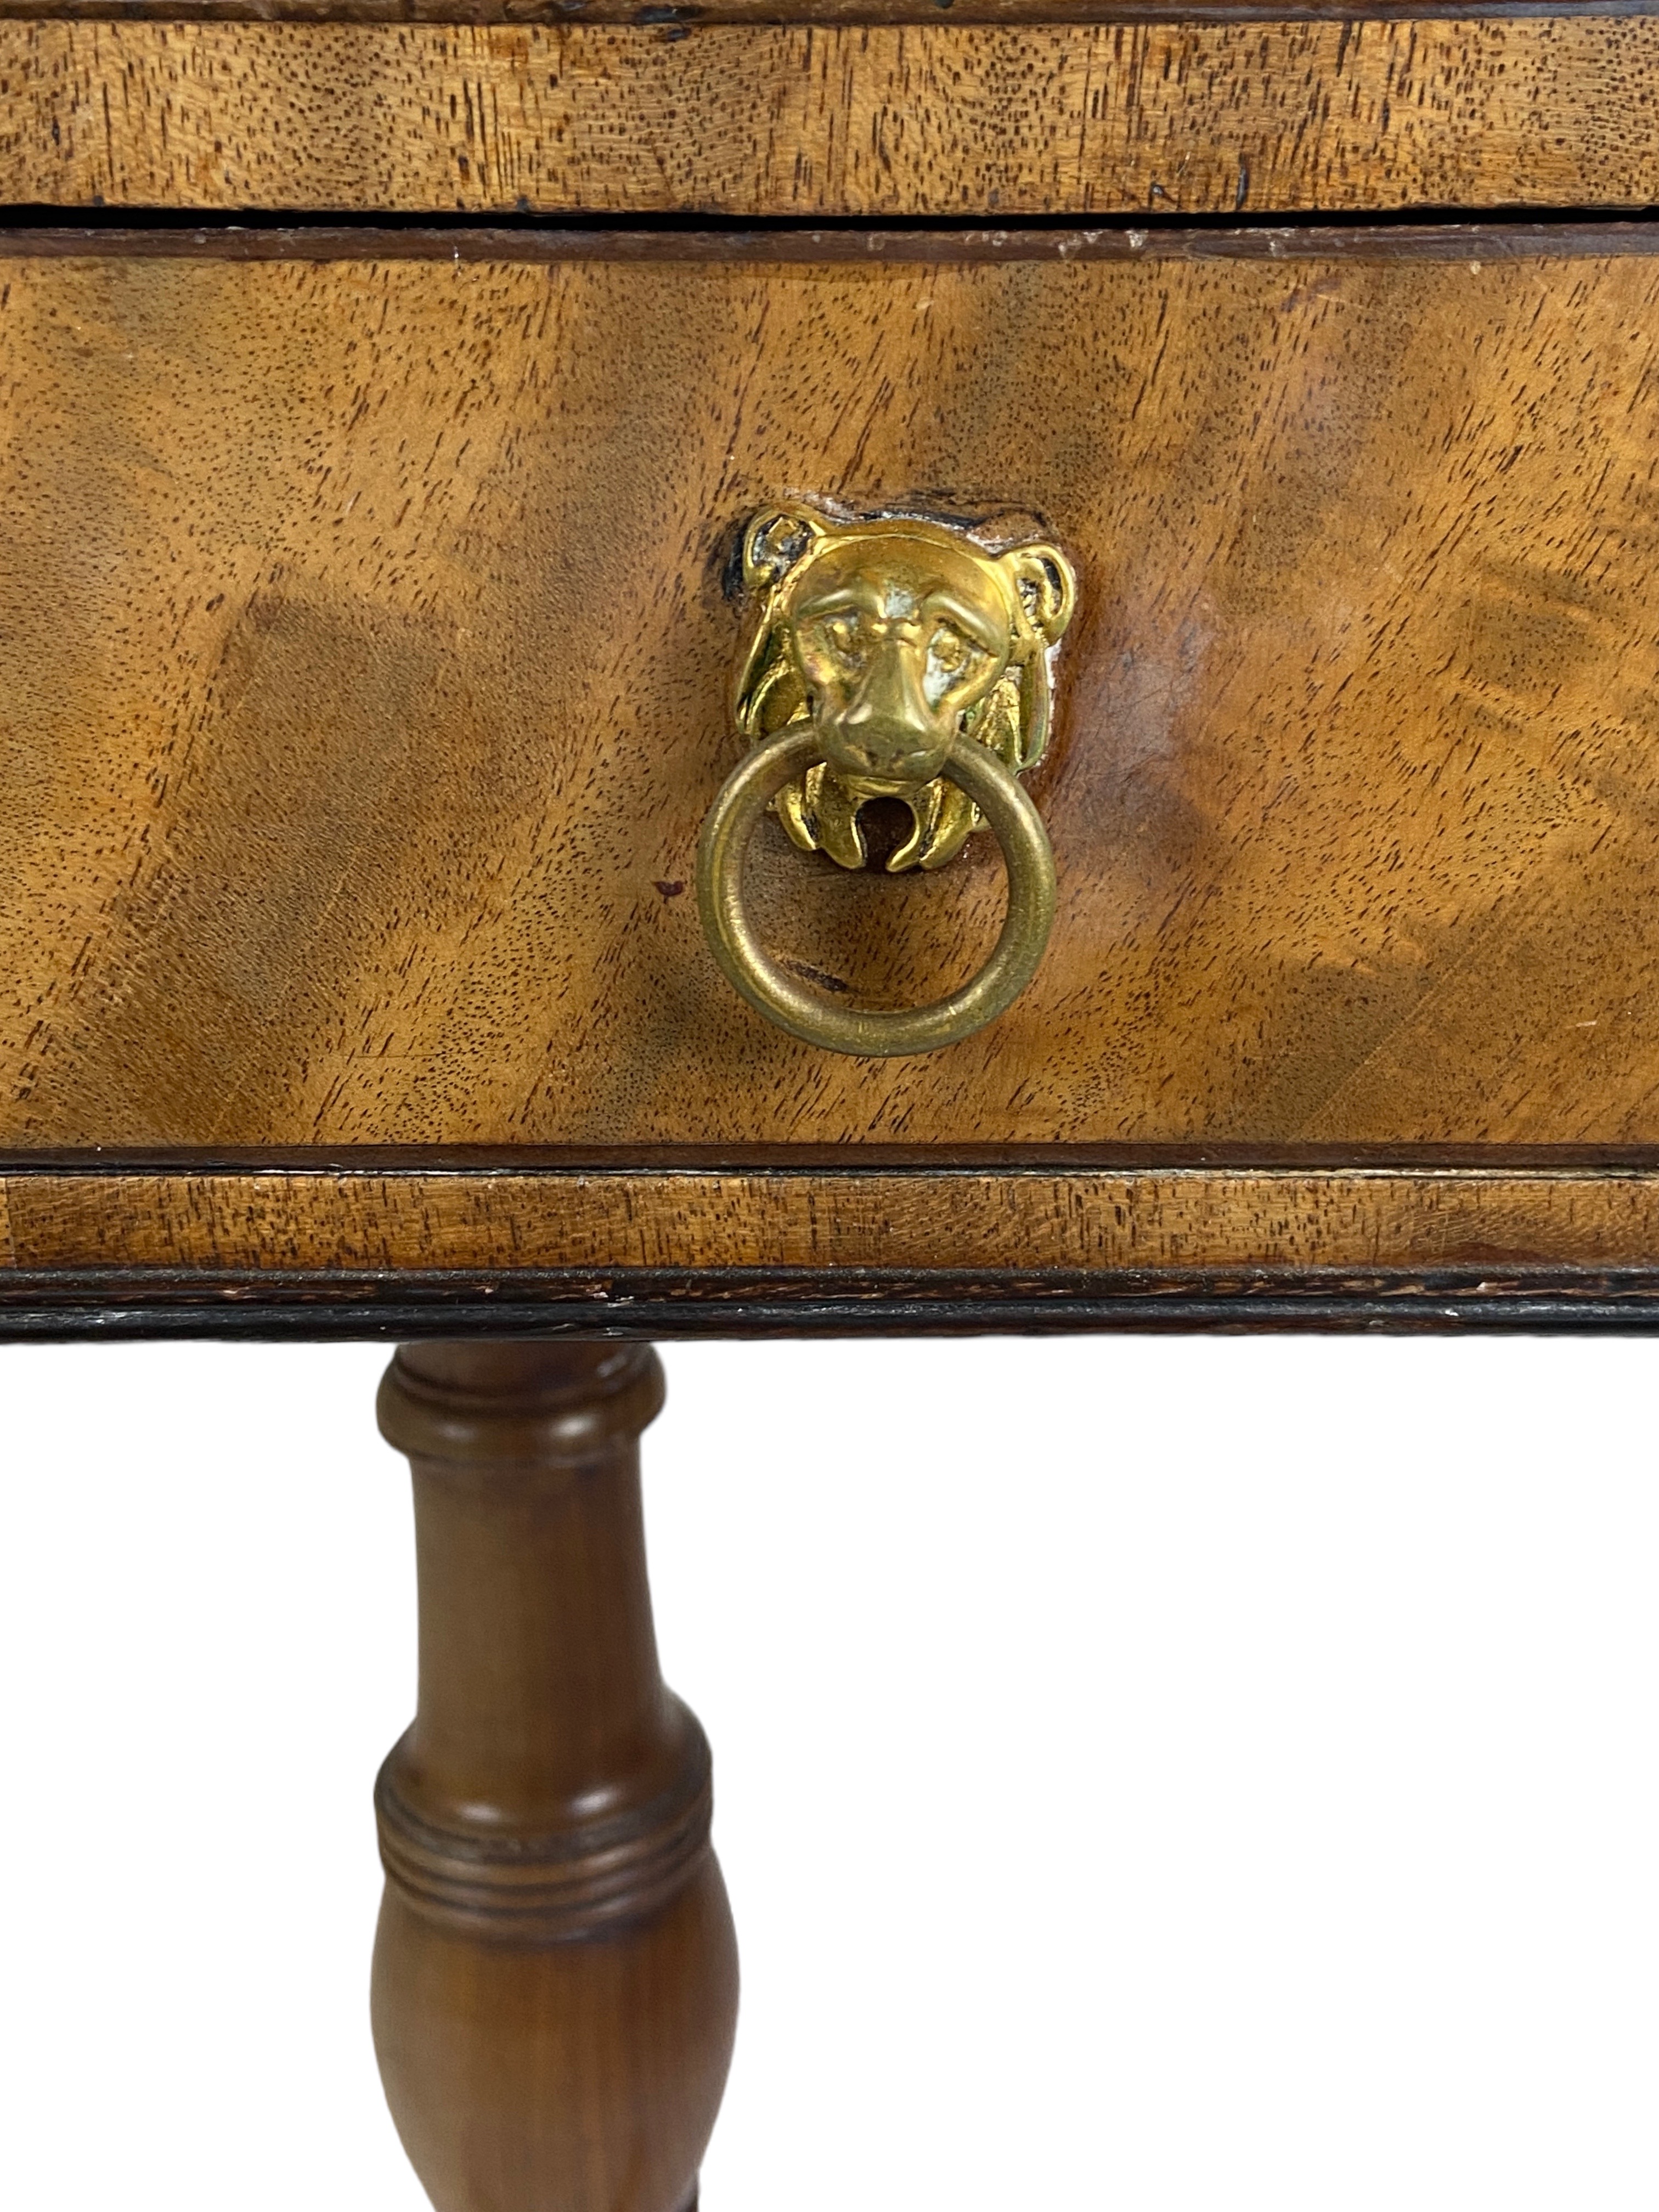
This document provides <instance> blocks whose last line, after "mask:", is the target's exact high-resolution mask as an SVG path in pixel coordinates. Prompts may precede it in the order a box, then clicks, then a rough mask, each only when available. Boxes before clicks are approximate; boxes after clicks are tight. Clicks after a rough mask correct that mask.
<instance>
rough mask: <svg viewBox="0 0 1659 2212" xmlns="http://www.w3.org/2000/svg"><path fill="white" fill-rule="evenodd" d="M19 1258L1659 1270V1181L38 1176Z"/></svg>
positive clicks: (1447, 1176) (57, 1262) (1419, 1175)
mask: <svg viewBox="0 0 1659 2212" xmlns="http://www.w3.org/2000/svg"><path fill="white" fill-rule="evenodd" d="M6 1196H7V1197H8V1199H9V1204H10V1210H11V1220H12V1236H13V1241H12V1253H11V1257H10V1259H9V1261H8V1263H7V1267H6V1268H0V1276H3V1274H4V1273H6V1272H8V1271H18V1272H21V1271H25V1270H27V1271H30V1272H32V1273H46V1272H59V1273H67V1272H69V1271H74V1270H85V1269H88V1268H98V1267H126V1268H130V1269H143V1268H151V1269H156V1270H167V1271H179V1270H183V1271H186V1272H188V1273H192V1274H195V1275H197V1276H199V1277H201V1278H202V1279H204V1280H205V1279H207V1278H208V1277H210V1276H211V1275H213V1274H215V1273H228V1272H233V1271H236V1270H241V1269H249V1268H253V1269H258V1270H259V1271H261V1272H262V1273H264V1274H265V1275H266V1276H267V1277H269V1278H270V1279H271V1281H272V1282H273V1284H274V1283H275V1282H276V1279H278V1278H280V1277H281V1276H282V1275H283V1274H284V1273H294V1274H296V1275H298V1274H306V1275H317V1274H325V1273H331V1272H342V1271H357V1272H362V1271H365V1270H371V1269H385V1270H393V1271H397V1272H398V1273H412V1272H419V1271H422V1270H424V1271H428V1272H429V1271H441V1270H446V1269H447V1270H452V1271H453V1270H470V1271H481V1272H483V1273H489V1274H491V1275H496V1276H502V1277H510V1276H511V1275H513V1273H528V1272H530V1271H534V1270H542V1271H545V1270H550V1269H567V1270H578V1271H580V1270H586V1271H594V1270H601V1271H609V1270H617V1271H623V1272H626V1271H628V1270H630V1269H632V1270H647V1271H650V1270H670V1271H673V1270H678V1271H692V1270H702V1271H708V1270H714V1269H718V1268H741V1269H747V1270H750V1271H762V1270H769V1269H807V1270H811V1271H813V1272H814V1273H817V1274H820V1275H822V1274H824V1273H829V1272H830V1271H833V1270H837V1269H839V1270H851V1269H872V1268H874V1269H884V1270H888V1271H891V1270H894V1269H904V1270H911V1271H916V1270H934V1271H944V1272H947V1273H957V1274H972V1273H976V1272H977V1273H991V1272H994V1271H998V1270H1001V1271H1006V1270H1010V1269H1013V1270H1018V1271H1023V1272H1024V1273H1029V1274H1036V1273H1044V1272H1048V1273H1063V1272H1071V1273H1079V1272H1091V1271H1094V1272H1097V1271H1124V1270H1133V1271H1145V1270H1170V1269H1177V1270H1187V1271H1192V1270H1200V1269H1210V1270H1214V1269H1218V1268H1223V1269H1225V1268H1281V1269H1285V1268H1288V1269H1309V1268H1321V1267H1337V1268H1364V1269H1373V1268H1377V1267H1392V1268H1396V1269H1413V1270H1423V1269H1432V1268H1437V1267H1455V1266H1462V1267H1468V1266H1476V1267H1500V1268H1501V1267H1591V1268H1597V1269H1610V1268H1613V1269H1616V1268H1643V1267H1647V1268H1651V1267H1652V1266H1653V1263H1654V1261H1655V1256H1656V1255H1659V1170H1656V1169H1651V1168H1650V1169H1645V1170H1624V1171H1615V1170H1589V1169H1577V1170H1529V1171H1517V1170H1480V1169H1440V1170H1430V1169H1423V1170H1409V1169H1368V1170H1353V1169H1346V1170H1345V1169H1337V1168H1328V1169H1322V1170H1243V1169H1225V1168H1207V1169H1205V1168H1190V1169H1139V1170H1121V1171H1116V1172H1109V1171H1104V1170H1097V1171H1094V1172H1091V1171H1089V1170H1083V1169H1073V1170H1069V1171H1056V1172H1053V1173H1045V1172H1043V1171H1042V1170H1023V1171H1003V1172H1000V1173H986V1172H974V1171H970V1170H952V1169H922V1168H918V1169H916V1170H908V1171H906V1170H894V1169H880V1170H859V1171H854V1170H843V1171H841V1172H836V1171H834V1170H818V1171H816V1172H810V1173H808V1172H801V1173H791V1172H787V1171H775V1172H771V1173H766V1174H741V1173H726V1174H713V1173H704V1172H695V1171H686V1172H665V1171H656V1172H653V1171H649V1170H639V1169H635V1170H627V1171H617V1172H613V1173H609V1174H607V1173H602V1172H598V1171H571V1172H568V1173H562V1174H561V1173H556V1172H545V1171H529V1172H525V1173H514V1174H483V1173H476V1172H475V1173H471V1174H468V1173H451V1174H447V1175H442V1174H422V1173H420V1172H417V1171H416V1172H410V1173H407V1174H401V1175H382V1174H374V1173H368V1172H364V1173H349V1172H348V1173H340V1172H335V1173H329V1172H307V1171H305V1170H288V1171H286V1172H283V1173H280V1174H266V1175H247V1174H241V1175H239V1174H235V1173H232V1172H226V1173H222V1174H204V1173H196V1174H191V1173H188V1172H185V1171H184V1170H179V1171H177V1172H175V1173H172V1174H162V1173H158V1174H145V1173H128V1174H121V1175H111V1174H107V1173H99V1172H97V1171H95V1170H87V1171H85V1172H78V1171H77V1172H71V1173H62V1172H55V1173H40V1174H33V1175H32V1174H29V1173H27V1172H23V1173H21V1174H18V1175H16V1176H10V1177H9V1178H8V1180H7V1184H6Z"/></svg>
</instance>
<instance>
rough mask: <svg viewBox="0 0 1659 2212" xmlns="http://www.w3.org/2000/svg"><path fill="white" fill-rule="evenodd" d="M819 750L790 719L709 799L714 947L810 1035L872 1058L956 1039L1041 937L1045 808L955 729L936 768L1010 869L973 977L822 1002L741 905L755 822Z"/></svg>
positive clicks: (1048, 874)
mask: <svg viewBox="0 0 1659 2212" xmlns="http://www.w3.org/2000/svg"><path fill="white" fill-rule="evenodd" d="M822 754H823V743H822V740H821V739H820V738H819V736H818V734H817V731H816V730H815V729H814V728H813V726H812V725H811V723H810V722H807V723H804V724H795V725H793V726H791V727H789V728H787V729H786V730H785V731H783V732H782V733H781V735H780V736H778V737H775V738H773V739H772V740H771V741H770V742H769V744H763V745H762V746H761V747H760V748H759V749H758V750H757V751H755V752H752V753H750V754H749V755H748V757H746V758H745V759H744V760H743V761H741V762H740V763H738V766H737V768H736V769H733V771H732V774H731V775H729V776H728V777H727V778H726V782H725V783H724V785H723V786H722V787H721V788H720V794H719V796H718V797H717V798H716V799H715V801H714V805H713V806H712V807H710V809H709V810H708V819H707V820H706V821H705V822H704V823H703V825H702V836H701V837H700V838H699V840H698V842H697V910H698V912H699V914H700V915H702V926H703V929H704V931H705V933H706V934H707V936H708V942H709V945H710V947H711V948H712V950H713V951H714V957H715V959H716V960H717V961H719V963H720V968H721V969H722V971H723V972H724V974H725V975H726V979H727V980H728V981H730V982H731V983H732V985H733V987H735V988H736V989H737V990H738V991H740V992H741V993H742V994H743V996H744V998H745V999H747V1000H748V1001H749V1003H750V1006H756V1007H757V1008H758V1009H759V1011H760V1012H762V1013H763V1014H764V1015H765V1016H766V1017H767V1018H768V1019H769V1021H774V1022H775V1023H776V1024H778V1026H779V1028H780V1029H785V1030H788V1032H789V1034H790V1035H791V1036H797V1037H799V1038H801V1039H802V1041H803V1042H805V1043H807V1044H816V1045H820V1046H823V1048H825V1049H826V1050H828V1051H830V1052H849V1053H857V1054H862V1055H865V1056H866V1057H868V1058H872V1059H890V1058H892V1057H893V1056H894V1055H895V1054H900V1053H915V1052H937V1051H939V1048H941V1046H944V1045H947V1044H959V1043H960V1042H962V1040H963V1037H968V1036H972V1035H973V1034H974V1031H975V1030H981V1029H983V1028H984V1027H985V1025H986V1024H987V1022H994V1020H995V1019H996V1018H997V1016H998V1015H999V1014H1001V1013H1006V1012H1007V1010H1008V1008H1009V1007H1010V1006H1012V1004H1013V1002H1014V1000H1016V999H1017V998H1018V996H1019V994H1020V993H1021V992H1022V991H1023V990H1024V988H1025V986H1026V985H1027V984H1028V983H1029V982H1030V980H1031V978H1032V976H1033V975H1036V970H1037V965H1038V963H1039V962H1040V961H1041V960H1042V955H1043V951H1044V949H1045V948H1046V946H1047V945H1048V932H1049V930H1050V928H1051V927H1053V924H1054V854H1053V852H1052V851H1051V849H1050V848H1049V844H1048V831H1047V830H1046V829H1044V828H1043V826H1042V816H1041V815H1040V814H1039V813H1038V812H1037V811H1036V807H1035V806H1033V805H1032V804H1031V802H1030V799H1028V798H1027V797H1026V795H1025V793H1024V791H1022V790H1021V788H1020V787H1019V784H1018V781H1016V780H1015V778H1014V776H1013V775H1012V773H1011V771H1010V770H1009V769H1007V768H1006V767H1005V766H1004V764H1003V763H1002V762H1001V761H1000V759H999V758H998V757H997V756H996V754H995V753H994V752H992V751H991V750H989V749H988V748H987V746H985V745H982V744H978V743H976V742H975V740H974V739H973V738H956V739H955V740H954V742H953V743H952V744H951V750H950V751H949V753H948V754H947V755H946V757H945V766H944V769H943V771H942V773H943V775H944V777H945V781H947V782H949V783H951V784H954V785H955V786H956V787H957V789H958V790H959V791H961V792H963V793H964V794H965V795H966V796H967V797H968V798H969V799H971V800H972V802H973V803H974V805H975V806H977V807H978V808H979V809H980V811H981V813H982V814H983V815H984V816H985V817H986V819H987V821H988V822H989V823H990V825H991V828H992V829H993V831H994V834H995V836H996V839H997V842H998V843H999V844H1000V846H1001V848H1002V856H1003V860H1004V863H1005V865H1006V867H1007V871H1008V911H1007V914H1006V916H1005V918H1004V921H1003V924H1002V932H1001V934H1000V936H999V938H998V939H997V942H996V948H995V950H994V951H993V953H992V955H991V957H990V958H989V959H988V960H987V962H986V963H985V965H984V966H983V967H982V968H981V969H980V971H979V973H978V974H977V975H975V976H974V977H973V978H972V979H971V981H969V982H966V983H964V984H963V987H962V988H961V989H960V990H959V991H952V992H951V995H950V996H949V997H948V998H945V999H938V1000H934V1002H933V1004H932V1005H931V1006H913V1007H905V1008H903V1009H902V1010H901V1011H899V1012H875V1011H865V1010H861V1009H859V1008H855V1007H848V1006H829V1005H826V1004H825V1003H824V1001H823V1000H822V999H818V998H815V997H814V996H813V995H812V994H811V992H810V991H805V990H803V989H802V987H801V986H800V985H799V983H797V982H796V981H794V980H793V978H792V977H791V976H789V975H787V974H786V973H785V972H784V970H783V969H781V967H780V966H779V965H778V963H777V962H776V961H775V960H774V959H773V958H772V957H770V955H769V953H767V952H766V951H764V950H763V948H762V946H761V945H759V944H758V942H757V939H756V937H755V933H754V932H753V930H752V929H750V926H749V917H748V915H746V914H745V913H744V906H743V865H744V857H745V855H746V854H747V852H748V848H749V840H750V836H752V835H753V833H754V829H755V825H756V823H757V822H758V821H759V820H760V817H761V816H762V815H763V813H764V812H765V811H766V808H767V806H768V805H769V803H770V801H771V800H772V799H775V797H776V795H777V793H779V792H780V791H781V790H782V789H783V787H785V785H786V784H788V783H790V782H792V781H794V780H795V779H796V778H798V777H799V776H800V775H803V774H804V773H805V771H806V770H807V769H810V768H811V766H812V765H813V764H814V763H815V762H817V760H819V759H820V758H821V757H822Z"/></svg>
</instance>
